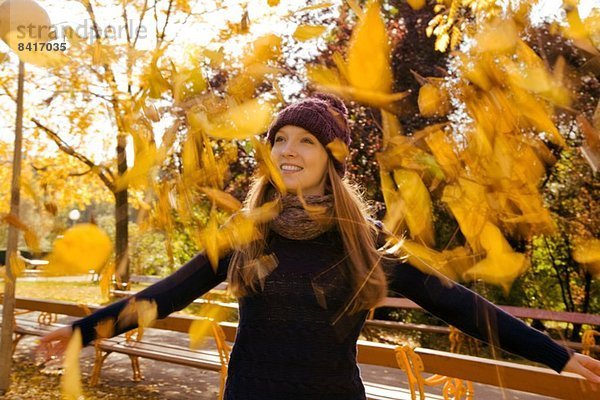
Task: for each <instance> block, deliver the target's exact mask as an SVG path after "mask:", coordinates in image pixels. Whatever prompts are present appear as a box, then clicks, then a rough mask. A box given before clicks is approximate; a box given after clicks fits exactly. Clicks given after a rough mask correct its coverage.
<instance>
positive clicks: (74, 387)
mask: <svg viewBox="0 0 600 400" xmlns="http://www.w3.org/2000/svg"><path fill="white" fill-rule="evenodd" d="M81 347H82V345H81V332H80V331H79V328H76V329H75V330H74V331H73V334H72V335H71V339H70V340H69V344H68V345H67V350H66V351H65V361H64V372H63V375H62V377H61V378H60V391H61V395H62V398H63V399H65V400H79V399H81V398H82V397H83V389H82V385H81V370H80V367H79V353H80V352H81Z"/></svg>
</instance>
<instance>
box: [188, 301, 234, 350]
mask: <svg viewBox="0 0 600 400" xmlns="http://www.w3.org/2000/svg"><path fill="white" fill-rule="evenodd" d="M224 314H225V311H224V309H223V308H221V307H218V306H212V305H209V306H207V307H205V308H203V309H202V315H203V316H202V317H200V318H199V319H195V320H194V321H192V323H191V324H190V329H189V331H188V334H189V338H190V349H198V348H200V347H202V344H203V342H204V339H205V338H206V337H207V336H209V335H213V334H214V332H213V331H212V329H213V328H212V324H213V323H218V322H219V321H221V320H223V318H224V316H225V315H224Z"/></svg>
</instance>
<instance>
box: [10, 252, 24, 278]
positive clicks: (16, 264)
mask: <svg viewBox="0 0 600 400" xmlns="http://www.w3.org/2000/svg"><path fill="white" fill-rule="evenodd" d="M8 266H9V267H10V271H11V272H12V276H13V278H18V277H20V276H23V273H24V272H25V261H23V259H22V258H21V257H19V256H18V255H17V254H16V253H12V254H11V255H10V257H9V264H8Z"/></svg>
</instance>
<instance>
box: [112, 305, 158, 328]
mask: <svg viewBox="0 0 600 400" xmlns="http://www.w3.org/2000/svg"><path fill="white" fill-rule="evenodd" d="M157 316H158V310H157V307H156V302H155V301H154V300H145V299H139V300H138V299H136V298H134V297H132V298H131V299H129V301H128V302H127V304H126V305H125V307H123V309H122V310H121V312H120V313H119V316H118V318H117V321H118V324H119V325H121V326H132V325H134V321H135V323H136V324H137V326H139V327H141V328H147V327H150V326H152V325H153V324H154V322H155V321H156V318H157ZM104 329H105V330H107V331H109V330H110V329H109V328H104Z"/></svg>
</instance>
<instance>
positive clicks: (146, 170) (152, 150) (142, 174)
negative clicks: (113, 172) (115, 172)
mask: <svg viewBox="0 0 600 400" xmlns="http://www.w3.org/2000/svg"><path fill="white" fill-rule="evenodd" d="M130 134H131V136H132V138H133V145H134V153H135V160H134V164H133V167H131V168H129V169H128V170H127V171H126V172H125V173H124V174H123V175H122V176H120V177H119V178H117V180H116V181H115V190H117V191H119V190H123V189H125V188H127V187H129V186H131V187H135V188H143V187H145V186H147V184H148V180H149V179H150V178H151V174H152V172H153V170H154V167H156V166H157V160H158V152H157V149H156V144H155V143H154V141H151V140H149V139H147V138H144V137H142V135H140V134H139V133H138V132H135V131H132V132H130Z"/></svg>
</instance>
